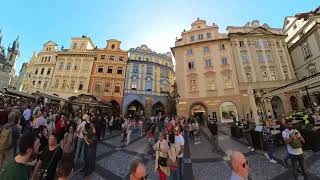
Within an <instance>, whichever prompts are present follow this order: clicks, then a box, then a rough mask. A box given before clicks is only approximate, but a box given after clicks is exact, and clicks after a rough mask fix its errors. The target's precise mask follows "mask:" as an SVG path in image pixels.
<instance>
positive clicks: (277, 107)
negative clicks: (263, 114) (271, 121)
mask: <svg viewBox="0 0 320 180" xmlns="http://www.w3.org/2000/svg"><path fill="white" fill-rule="evenodd" d="M271 106H272V110H273V114H274V117H275V118H276V119H279V118H280V117H281V115H282V114H284V108H283V103H282V100H281V98H280V97H279V96H273V97H272V99H271Z"/></svg>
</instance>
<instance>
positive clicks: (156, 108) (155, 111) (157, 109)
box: [152, 102, 164, 114]
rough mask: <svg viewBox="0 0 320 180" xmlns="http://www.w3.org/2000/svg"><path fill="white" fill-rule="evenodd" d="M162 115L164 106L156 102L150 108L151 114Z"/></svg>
mask: <svg viewBox="0 0 320 180" xmlns="http://www.w3.org/2000/svg"><path fill="white" fill-rule="evenodd" d="M159 113H161V114H164V105H163V104H162V103H161V102H157V103H155V104H154V105H153V106H152V114H159Z"/></svg>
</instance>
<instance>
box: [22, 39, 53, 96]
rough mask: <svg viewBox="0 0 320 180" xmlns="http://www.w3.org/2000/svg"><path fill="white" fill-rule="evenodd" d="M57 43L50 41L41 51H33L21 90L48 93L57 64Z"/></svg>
mask: <svg viewBox="0 0 320 180" xmlns="http://www.w3.org/2000/svg"><path fill="white" fill-rule="evenodd" d="M56 54H57V44H56V43H55V42H53V41H48V42H46V43H45V44H44V45H43V48H42V50H41V51H40V52H39V53H33V55H32V58H31V60H30V61H29V63H28V65H27V68H26V73H25V75H24V77H23V81H22V84H21V91H23V92H26V93H35V92H37V91H39V92H41V93H48V92H49V89H50V83H51V79H52V75H53V72H54V68H55V65H56Z"/></svg>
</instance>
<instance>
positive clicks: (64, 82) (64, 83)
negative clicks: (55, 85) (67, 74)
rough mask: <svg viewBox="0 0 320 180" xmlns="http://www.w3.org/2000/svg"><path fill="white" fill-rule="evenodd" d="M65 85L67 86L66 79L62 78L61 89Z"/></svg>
mask: <svg viewBox="0 0 320 180" xmlns="http://www.w3.org/2000/svg"><path fill="white" fill-rule="evenodd" d="M66 86H67V80H66V79H64V80H63V81H62V86H61V89H64V88H66Z"/></svg>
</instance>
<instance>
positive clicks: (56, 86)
mask: <svg viewBox="0 0 320 180" xmlns="http://www.w3.org/2000/svg"><path fill="white" fill-rule="evenodd" d="M59 84H60V82H59V79H56V82H55V83H54V88H58V87H59Z"/></svg>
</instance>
